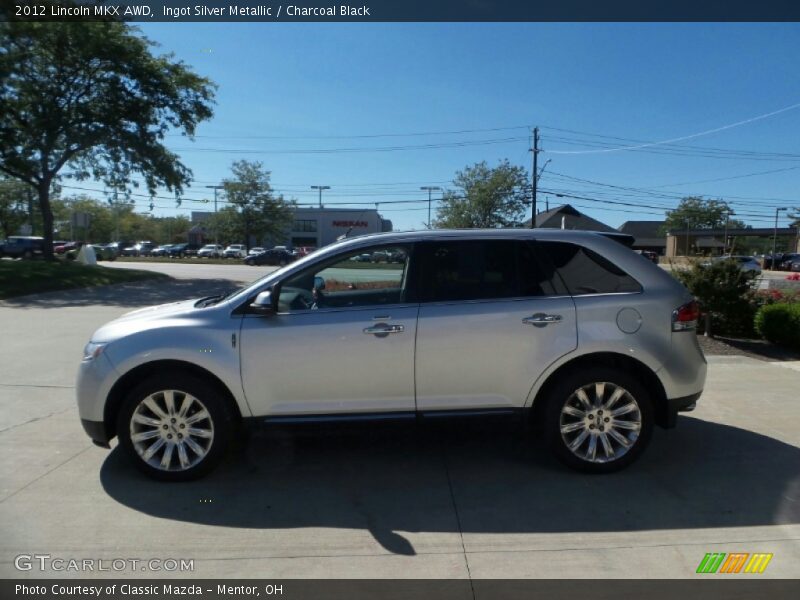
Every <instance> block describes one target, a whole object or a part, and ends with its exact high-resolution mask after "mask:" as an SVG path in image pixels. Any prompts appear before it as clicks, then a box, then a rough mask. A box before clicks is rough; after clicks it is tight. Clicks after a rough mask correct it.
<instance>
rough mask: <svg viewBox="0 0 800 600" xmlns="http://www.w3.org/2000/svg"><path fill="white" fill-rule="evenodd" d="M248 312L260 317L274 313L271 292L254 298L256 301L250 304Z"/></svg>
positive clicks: (262, 293) (268, 291)
mask: <svg viewBox="0 0 800 600" xmlns="http://www.w3.org/2000/svg"><path fill="white" fill-rule="evenodd" d="M250 310H251V311H252V312H255V313H258V314H261V315H271V314H272V313H274V312H275V306H274V305H273V303H272V292H271V291H270V290H267V291H266V292H261V293H260V294H259V295H258V296H256V299H255V300H254V301H253V302H252V303H251V304H250Z"/></svg>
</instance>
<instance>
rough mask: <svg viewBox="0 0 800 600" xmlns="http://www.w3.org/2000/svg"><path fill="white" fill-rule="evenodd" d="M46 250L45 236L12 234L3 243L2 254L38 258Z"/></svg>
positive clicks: (12, 256)
mask: <svg viewBox="0 0 800 600" xmlns="http://www.w3.org/2000/svg"><path fill="white" fill-rule="evenodd" d="M43 252H44V238H42V237H38V236H34V235H11V236H9V237H8V239H7V240H6V241H5V243H4V244H3V254H2V256H9V257H11V258H26V259H28V258H36V257H39V256H41V255H42V253H43Z"/></svg>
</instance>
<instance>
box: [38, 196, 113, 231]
mask: <svg viewBox="0 0 800 600" xmlns="http://www.w3.org/2000/svg"><path fill="white" fill-rule="evenodd" d="M51 204H52V209H53V230H54V231H58V232H59V234H60V235H61V236H64V235H65V234H67V235H71V237H72V239H76V240H82V241H88V242H107V241H110V240H111V239H112V237H113V235H114V215H113V212H112V210H111V207H109V206H108V205H107V204H105V203H103V202H100V201H98V200H95V199H94V198H90V197H89V196H86V195H82V194H81V195H78V196H70V197H66V198H58V199H53V200H52V201H51ZM77 213H85V214H87V215H89V226H88V227H85V228H84V227H77V226H73V225H72V224H71V220H72V215H73V214H77Z"/></svg>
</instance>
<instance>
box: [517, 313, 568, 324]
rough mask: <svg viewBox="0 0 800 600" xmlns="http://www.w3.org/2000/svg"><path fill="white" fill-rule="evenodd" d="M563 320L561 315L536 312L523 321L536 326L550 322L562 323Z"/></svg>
mask: <svg viewBox="0 0 800 600" xmlns="http://www.w3.org/2000/svg"><path fill="white" fill-rule="evenodd" d="M562 320H563V317H562V316H561V315H548V314H545V313H536V314H534V315H531V316H530V317H525V318H524V319H522V322H523V323H525V325H533V326H535V327H544V326H545V325H549V324H550V323H560V322H561V321H562Z"/></svg>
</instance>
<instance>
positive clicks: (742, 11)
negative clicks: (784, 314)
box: [0, 0, 800, 22]
mask: <svg viewBox="0 0 800 600" xmlns="http://www.w3.org/2000/svg"><path fill="white" fill-rule="evenodd" d="M2 4H3V8H2V9H0V20H6V19H23V20H36V21H41V20H55V21H64V20H72V19H77V20H85V21H97V20H101V19H103V18H108V17H114V16H118V17H120V18H123V19H125V20H130V21H139V22H154V21H161V22H171V21H176V22H180V21H198V22H215V21H220V22H222V21H228V22H237V21H238V22H248V21H249V22H253V21H264V22H280V21H288V22H343V21H347V22H372V21H375V22H379V21H383V22H389V21H399V22H413V21H419V22H437V21H438V22H443V21H455V22H458V21H460V22H481V21H483V22H501V21H503V22H513V21H517V22H528V21H541V22H554V21H585V22H641V21H661V22H665V21H669V22H674V21H685V22H690V21H697V22H711V21H714V22H746V21H762V22H763V21H800V2H798V1H797V0H758V1H753V0H336V1H332V0H294V1H292V0H289V1H287V0H222V1H220V0H206V1H203V0H140V1H133V0H120V1H115V0H73V1H72V2H70V1H69V0H40V1H37V0H3V3H2Z"/></svg>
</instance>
